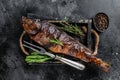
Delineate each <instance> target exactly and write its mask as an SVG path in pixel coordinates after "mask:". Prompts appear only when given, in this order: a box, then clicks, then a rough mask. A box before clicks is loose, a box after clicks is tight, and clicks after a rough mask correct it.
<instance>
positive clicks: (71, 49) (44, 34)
mask: <svg viewBox="0 0 120 80" xmlns="http://www.w3.org/2000/svg"><path fill="white" fill-rule="evenodd" d="M22 26H23V28H24V30H25V31H26V32H27V33H28V34H29V36H30V38H31V39H32V40H34V41H35V42H37V43H38V44H40V45H42V46H44V47H45V48H47V49H49V50H50V51H52V52H55V53H61V54H66V55H70V56H73V57H75V58H79V59H81V60H83V61H85V62H93V63H94V64H96V65H98V66H99V67H101V68H102V69H103V70H104V71H106V72H108V70H109V64H107V63H106V62H104V61H102V60H101V59H99V58H97V57H95V56H93V55H91V53H92V51H91V50H89V49H88V48H87V47H85V46H84V45H83V44H81V43H80V42H79V41H77V40H75V39H74V38H72V37H71V36H69V35H67V34H66V33H65V32H63V31H60V30H58V29H57V28H56V26H55V25H54V24H51V23H49V22H47V21H40V20H38V19H34V20H33V19H28V18H26V17H22ZM50 39H58V40H59V41H61V42H62V44H63V45H58V44H54V43H51V42H50Z"/></svg>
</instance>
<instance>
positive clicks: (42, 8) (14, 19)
mask: <svg viewBox="0 0 120 80" xmlns="http://www.w3.org/2000/svg"><path fill="white" fill-rule="evenodd" d="M98 12H104V13H106V14H108V16H109V18H110V25H109V29H108V30H107V31H105V32H104V33H101V34H100V45H99V54H98V55H97V56H98V57H100V58H102V59H103V60H105V61H107V62H109V63H111V64H112V65H113V66H112V67H111V69H110V72H109V73H108V74H106V73H104V72H103V71H101V70H99V69H98V68H97V67H94V65H90V64H88V65H87V68H86V69H85V70H84V71H78V70H76V69H73V68H71V67H69V66H66V65H35V66H29V65H27V64H26V63H25V62H24V58H25V55H24V54H23V53H22V52H21V50H20V48H19V42H18V39H19V36H20V34H21V32H22V30H23V29H22V27H21V25H20V18H21V16H22V15H26V14H27V13H35V14H38V15H39V16H41V18H44V19H55V18H59V19H63V18H64V17H65V16H67V17H69V18H70V19H71V20H79V19H81V18H92V17H94V15H95V14H96V13H98ZM119 19H120V1H119V0H109V1H108V0H0V80H120V46H119V45H120V37H119V35H120V27H119V26H120V20H119Z"/></svg>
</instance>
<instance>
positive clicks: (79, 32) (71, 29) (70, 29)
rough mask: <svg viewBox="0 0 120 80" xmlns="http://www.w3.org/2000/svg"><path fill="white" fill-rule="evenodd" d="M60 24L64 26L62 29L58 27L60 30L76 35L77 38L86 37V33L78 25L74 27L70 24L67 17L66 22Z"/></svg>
mask: <svg viewBox="0 0 120 80" xmlns="http://www.w3.org/2000/svg"><path fill="white" fill-rule="evenodd" d="M60 24H61V25H62V27H61V26H60V27H58V29H61V30H64V31H66V32H69V33H72V34H75V35H77V36H84V33H83V32H82V30H81V29H80V28H79V27H78V26H77V25H76V24H75V25H72V24H70V23H69V22H68V18H67V17H65V18H64V21H63V22H60Z"/></svg>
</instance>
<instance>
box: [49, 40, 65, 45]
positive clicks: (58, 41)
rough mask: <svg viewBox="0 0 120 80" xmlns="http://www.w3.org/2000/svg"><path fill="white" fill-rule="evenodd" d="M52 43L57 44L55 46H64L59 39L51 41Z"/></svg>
mask: <svg viewBox="0 0 120 80" xmlns="http://www.w3.org/2000/svg"><path fill="white" fill-rule="evenodd" d="M50 43H55V44H58V45H61V46H63V43H62V42H61V41H60V40H58V39H50Z"/></svg>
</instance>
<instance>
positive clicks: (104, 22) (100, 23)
mask: <svg viewBox="0 0 120 80" xmlns="http://www.w3.org/2000/svg"><path fill="white" fill-rule="evenodd" d="M93 24H94V27H95V29H96V30H97V31H99V32H104V31H105V30H106V29H107V28H108V27H109V17H108V16H107V15H106V14H105V13H97V14H96V15H95V16H94V18H93Z"/></svg>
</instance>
